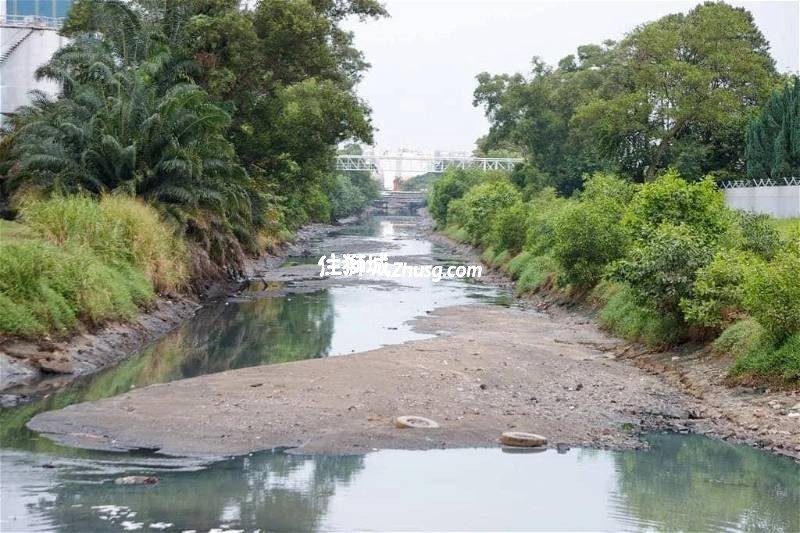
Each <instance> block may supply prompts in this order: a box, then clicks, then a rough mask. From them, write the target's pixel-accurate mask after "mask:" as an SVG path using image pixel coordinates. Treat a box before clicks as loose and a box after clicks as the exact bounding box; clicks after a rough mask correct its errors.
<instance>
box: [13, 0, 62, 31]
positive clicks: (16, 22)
mask: <svg viewBox="0 0 800 533" xmlns="http://www.w3.org/2000/svg"><path fill="white" fill-rule="evenodd" d="M0 1H2V0H0ZM63 23H64V19H63V18H61V17H42V16H39V15H3V16H2V17H0V26H11V27H15V28H48V29H55V30H57V29H59V28H60V27H61V26H62V24H63Z"/></svg>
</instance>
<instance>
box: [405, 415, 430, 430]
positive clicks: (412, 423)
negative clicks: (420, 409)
mask: <svg viewBox="0 0 800 533" xmlns="http://www.w3.org/2000/svg"><path fill="white" fill-rule="evenodd" d="M394 427H396V428H398V429H435V428H438V427H439V424H437V423H436V422H435V421H433V420H431V419H430V418H425V417H424V416H408V415H407V416H398V417H397V418H395V419H394Z"/></svg>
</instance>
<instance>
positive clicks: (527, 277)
mask: <svg viewBox="0 0 800 533" xmlns="http://www.w3.org/2000/svg"><path fill="white" fill-rule="evenodd" d="M515 267H516V268H521V269H522V270H521V272H520V274H519V279H518V280H517V284H516V286H515V287H514V289H515V292H516V293H517V294H524V293H526V292H531V291H536V290H539V289H540V288H541V287H542V286H543V285H545V283H547V282H548V281H550V280H553V279H554V278H556V277H557V276H558V263H556V260H555V259H553V258H552V257H549V256H546V255H540V256H530V257H528V260H527V261H526V262H525V265H524V266H520V265H515Z"/></svg>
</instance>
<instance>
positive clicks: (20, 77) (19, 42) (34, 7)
mask: <svg viewBox="0 0 800 533" xmlns="http://www.w3.org/2000/svg"><path fill="white" fill-rule="evenodd" d="M72 2H73V0H0V123H1V122H2V121H3V120H4V118H5V117H7V116H8V115H9V114H11V113H13V112H14V111H15V110H16V109H17V108H18V107H19V106H21V105H25V104H27V103H29V102H30V97H29V93H30V91H32V90H34V89H38V90H41V91H44V92H45V93H48V94H56V92H57V91H58V86H57V85H56V84H55V83H53V82H51V81H49V80H42V81H38V80H36V76H35V72H36V69H37V68H39V67H40V66H41V65H43V64H44V63H46V62H47V60H48V59H50V56H52V55H53V52H55V51H56V50H58V49H59V48H60V47H61V46H63V45H64V44H65V43H66V39H64V38H63V37H61V36H60V35H59V34H58V30H59V28H60V27H61V23H62V22H63V20H64V17H66V15H67V13H68V12H69V8H70V7H71V6H72Z"/></svg>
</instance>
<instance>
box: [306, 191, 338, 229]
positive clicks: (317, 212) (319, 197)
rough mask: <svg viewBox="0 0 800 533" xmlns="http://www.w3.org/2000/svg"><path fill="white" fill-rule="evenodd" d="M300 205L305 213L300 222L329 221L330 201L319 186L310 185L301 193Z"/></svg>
mask: <svg viewBox="0 0 800 533" xmlns="http://www.w3.org/2000/svg"><path fill="white" fill-rule="evenodd" d="M301 205H302V206H303V207H302V210H303V213H304V215H305V217H304V220H303V221H302V222H301V225H302V224H305V223H306V222H309V221H310V222H330V221H331V211H332V209H331V201H330V198H328V195H327V194H325V191H323V190H322V188H320V187H319V186H317V185H315V186H312V187H310V188H309V189H308V190H307V191H305V192H304V193H303V194H302V199H301Z"/></svg>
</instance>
